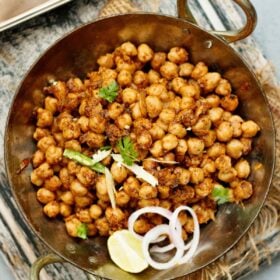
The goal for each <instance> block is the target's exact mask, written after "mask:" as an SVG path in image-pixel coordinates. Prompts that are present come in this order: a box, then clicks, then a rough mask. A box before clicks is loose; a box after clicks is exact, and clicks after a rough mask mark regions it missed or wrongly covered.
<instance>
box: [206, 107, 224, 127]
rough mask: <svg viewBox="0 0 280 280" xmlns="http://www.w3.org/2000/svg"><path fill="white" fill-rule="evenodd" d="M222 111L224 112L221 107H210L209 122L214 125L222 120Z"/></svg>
mask: <svg viewBox="0 0 280 280" xmlns="http://www.w3.org/2000/svg"><path fill="white" fill-rule="evenodd" d="M223 113H224V110H223V109H222V108H220V107H215V108H211V109H210V110H209V111H208V116H209V118H210V120H211V122H212V123H214V124H215V125H216V124H218V123H219V122H220V121H221V120H222V117H223Z"/></svg>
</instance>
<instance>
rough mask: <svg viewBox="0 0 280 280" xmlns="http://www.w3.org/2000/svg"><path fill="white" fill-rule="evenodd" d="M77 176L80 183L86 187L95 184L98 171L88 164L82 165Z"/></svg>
mask: <svg viewBox="0 0 280 280" xmlns="http://www.w3.org/2000/svg"><path fill="white" fill-rule="evenodd" d="M76 176H77V179H78V180H79V181H80V183H82V184H83V185H84V186H86V187H89V186H91V185H93V183H94V182H95V179H96V173H95V172H94V171H93V170H91V169H90V168H88V167H86V166H82V167H81V169H80V170H79V171H78V172H77V174H76Z"/></svg>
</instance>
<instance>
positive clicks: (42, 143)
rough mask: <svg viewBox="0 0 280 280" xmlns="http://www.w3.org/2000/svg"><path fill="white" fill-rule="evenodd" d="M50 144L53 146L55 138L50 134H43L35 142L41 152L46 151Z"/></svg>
mask: <svg viewBox="0 0 280 280" xmlns="http://www.w3.org/2000/svg"><path fill="white" fill-rule="evenodd" d="M50 146H55V140H54V138H53V137H52V136H44V137H42V138H41V139H40V140H39V141H38V143H37V147H38V148H39V149H40V150H41V151H43V152H46V151H47V149H48V148H49V147H50Z"/></svg>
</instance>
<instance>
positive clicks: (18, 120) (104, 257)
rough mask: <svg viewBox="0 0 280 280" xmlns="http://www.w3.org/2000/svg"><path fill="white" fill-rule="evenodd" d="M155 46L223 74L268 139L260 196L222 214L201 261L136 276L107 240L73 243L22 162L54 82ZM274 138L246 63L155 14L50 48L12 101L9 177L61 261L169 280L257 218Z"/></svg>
mask: <svg viewBox="0 0 280 280" xmlns="http://www.w3.org/2000/svg"><path fill="white" fill-rule="evenodd" d="M128 40H129V41H131V42H133V43H135V44H139V43H143V42H145V43H148V44H149V45H150V46H151V47H152V48H153V49H154V50H156V51H161V50H164V51H167V50H168V49H169V48H171V47H173V46H183V47H185V48H186V49H187V50H188V51H189V53H190V57H191V61H192V62H193V63H196V62H198V61H204V62H205V63H207V64H208V65H209V68H210V70H215V71H219V72H220V73H221V74H222V75H223V76H224V77H225V78H227V79H229V80H230V82H231V84H232V87H233V91H234V93H236V94H237V95H238V97H239V100H240V105H239V107H238V110H239V113H240V114H241V116H243V117H244V118H250V119H252V120H255V121H256V122H257V123H258V125H259V126H260V127H261V133H260V134H259V136H258V137H257V138H256V139H255V141H254V149H253V152H252V153H251V154H250V156H249V160H250V162H251V165H252V174H251V176H250V180H251V181H252V182H253V183H254V194H253V196H252V197H251V198H250V199H249V200H248V201H246V202H245V203H244V204H242V205H237V204H229V205H224V206H223V207H220V209H219V211H218V214H217V217H216V220H215V221H214V222H211V223H209V224H207V225H206V226H204V227H203V228H202V232H201V238H200V245H199V248H198V251H197V252H196V255H195V257H194V258H193V260H192V261H191V262H189V263H188V264H185V265H181V266H178V267H175V268H173V269H170V270H165V271H156V270H154V269H152V268H149V269H147V270H145V271H144V272H142V273H141V274H137V275H130V274H128V273H126V272H124V271H122V270H120V269H119V268H117V267H116V266H115V265H114V264H113V263H112V262H111V260H110V258H109V256H108V253H107V249H106V239H102V238H90V239H88V240H85V241H83V240H76V239H72V238H71V237H69V236H68V235H67V234H66V231H65V228H64V223H62V222H61V221H58V220H49V219H48V218H47V217H46V216H44V215H43V213H42V206H41V205H40V204H39V203H38V201H37V200H36V192H35V189H34V186H33V185H32V184H31V183H30V172H31V170H32V167H31V166H28V167H27V168H26V169H25V170H23V171H22V172H21V173H20V174H17V172H16V171H17V170H18V168H19V165H20V163H21V161H22V160H23V159H25V158H31V156H32V153H33V152H34V151H35V143H34V141H33V140H32V134H33V132H34V129H35V126H34V119H33V117H32V111H33V109H34V107H36V106H41V105H42V102H43V99H44V93H43V91H42V89H43V87H44V86H46V85H47V83H48V81H49V80H50V79H62V80H66V79H68V78H69V77H71V76H73V75H75V76H76V75H77V76H80V77H85V74H86V72H87V71H89V70H92V69H96V67H97V65H96V59H97V57H99V56H100V55H102V54H105V53H106V52H110V51H112V50H113V49H114V48H115V47H117V46H118V45H119V44H121V43H122V42H124V41H128ZM274 142H275V134H274V127H273V121H272V117H271V113H270V111H269V107H268V104H267V101H266V98H265V97H264V95H263V93H262V90H261V88H260V86H259V84H258V82H257V80H256V78H255V76H254V75H253V74H252V72H251V71H250V70H249V68H248V66H247V65H246V63H245V62H244V61H243V60H242V59H241V58H240V57H239V56H238V55H237V54H236V53H235V52H234V51H233V49H232V48H231V47H230V46H228V45H227V44H226V43H225V42H224V41H223V40H221V39H219V38H217V37H215V36H213V35H211V34H209V33H208V32H206V31H203V30H202V29H200V28H198V27H196V26H195V25H193V24H191V23H189V22H187V21H185V20H182V19H177V18H173V17H168V16H162V15H156V14H142V13H139V14H126V15H121V16H114V17H110V18H105V19H101V20H97V21H95V22H93V23H91V24H88V25H85V26H83V27H81V28H79V29H77V30H75V31H74V32H72V33H71V34H69V35H67V36H66V37H64V38H63V39H61V40H60V41H58V42H57V43H56V44H55V45H54V46H52V47H51V48H50V49H48V50H47V51H46V52H45V53H44V54H43V55H42V56H41V58H40V59H39V60H38V61H37V62H36V63H35V64H34V65H33V67H31V70H30V71H29V72H28V73H27V75H26V76H25V78H24V79H23V81H22V83H21V85H20V87H19V89H18V92H17V93H16V96H15V98H14V100H13V104H12V106H11V109H10V113H9V117H8V120H7V126H6V134H5V160H6V168H7V174H8V177H9V182H10V186H11V188H12V191H13V194H14V197H15V199H16V201H17V203H18V206H19V208H20V209H21V211H22V213H23V215H24V216H25V218H26V220H27V223H28V224H29V225H30V226H31V227H32V229H33V230H34V231H35V232H36V234H37V235H38V236H39V237H40V238H41V239H42V240H43V241H44V242H45V243H46V244H47V245H48V246H49V247H50V248H51V249H52V250H53V251H55V252H56V253H57V254H59V255H61V256H62V257H63V258H64V259H66V260H67V261H69V262H71V263H73V264H75V265H77V266H78V267H80V268H82V269H85V270H87V271H89V272H91V273H94V274H97V275H99V276H102V277H106V278H111V279H123V280H125V279H161V280H162V279H170V278H175V277H179V276H182V275H185V274H187V273H190V272H193V271H195V270H197V269H199V268H201V267H203V266H204V265H206V264H208V263H210V262H211V261H213V260H214V259H216V258H217V257H219V256H220V255H222V254H223V253H224V252H225V251H226V250H228V249H229V248H230V247H232V246H233V245H234V244H235V243H236V242H237V241H238V240H239V239H240V237H241V236H242V235H243V234H244V233H245V232H246V230H247V229H248V227H249V226H250V224H251V223H252V221H253V220H254V219H255V217H256V216H257V214H258V212H259V210H260V208H261V206H262V204H263V202H264V199H265V197H266V195H267V192H268V189H269V185H270V181H271V177H272V173H273V167H274V154H275V153H274V150H275V147H274Z"/></svg>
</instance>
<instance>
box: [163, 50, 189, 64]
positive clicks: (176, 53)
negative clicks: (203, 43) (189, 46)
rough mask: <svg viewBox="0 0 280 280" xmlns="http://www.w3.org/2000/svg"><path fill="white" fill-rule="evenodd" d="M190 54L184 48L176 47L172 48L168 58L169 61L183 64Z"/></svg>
mask: <svg viewBox="0 0 280 280" xmlns="http://www.w3.org/2000/svg"><path fill="white" fill-rule="evenodd" d="M188 57H189V54H188V53H187V51H186V50H185V49H184V48H180V47H174V48H171V49H170V51H169V53H168V54H167V58H168V60H169V61H171V62H173V63H176V64H182V63H184V62H186V61H187V60H188Z"/></svg>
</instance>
